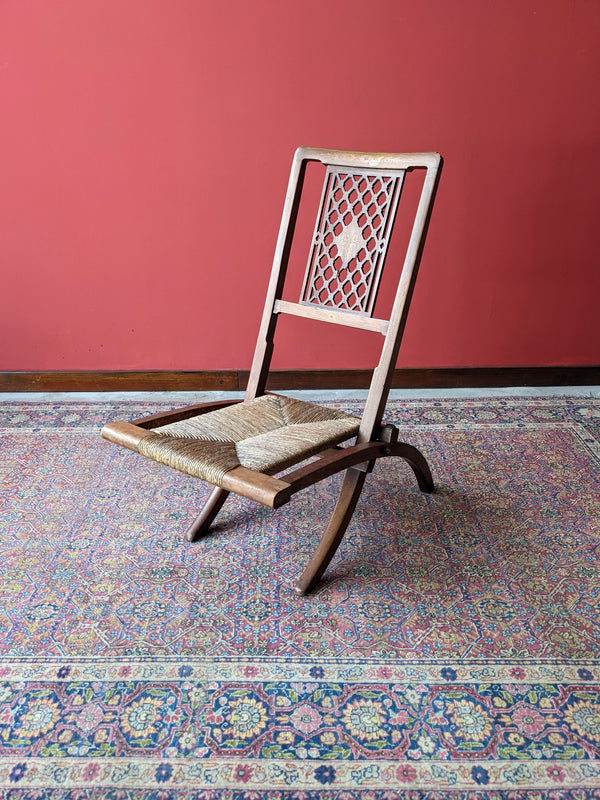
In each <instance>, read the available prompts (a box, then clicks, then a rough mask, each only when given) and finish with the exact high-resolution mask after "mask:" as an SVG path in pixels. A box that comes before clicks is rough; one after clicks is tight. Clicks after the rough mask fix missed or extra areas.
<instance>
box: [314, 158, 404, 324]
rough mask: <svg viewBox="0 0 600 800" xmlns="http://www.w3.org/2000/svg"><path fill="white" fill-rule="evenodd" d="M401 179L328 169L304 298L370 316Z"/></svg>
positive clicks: (395, 175)
mask: <svg viewBox="0 0 600 800" xmlns="http://www.w3.org/2000/svg"><path fill="white" fill-rule="evenodd" d="M403 179H404V172H386V173H384V172H379V171H374V170H352V172H348V170H347V169H346V170H342V169H340V168H337V167H331V166H330V167H329V168H328V170H327V174H326V176H325V183H324V186H323V195H322V198H321V205H320V208H319V214H318V217H317V224H316V226H315V232H314V235H313V240H312V246H311V251H310V256H309V260H308V266H307V270H306V277H305V280H304V286H303V287H302V294H301V297H300V302H301V303H304V304H308V305H316V306H319V307H321V308H335V309H338V310H340V311H350V312H354V313H357V314H364V315H369V316H370V315H372V313H373V307H374V305H375V299H376V297H377V289H378V286H379V278H380V276H381V270H382V268H383V262H384V260H385V254H386V250H387V246H388V242H389V239H390V234H391V230H392V225H393V222H394V217H395V214H396V208H397V205H398V199H399V197H400V192H401V189H402V182H403Z"/></svg>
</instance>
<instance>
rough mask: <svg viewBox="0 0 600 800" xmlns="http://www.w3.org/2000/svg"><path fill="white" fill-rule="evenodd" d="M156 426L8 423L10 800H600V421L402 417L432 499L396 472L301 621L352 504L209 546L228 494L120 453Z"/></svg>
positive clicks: (3, 434)
mask: <svg viewBox="0 0 600 800" xmlns="http://www.w3.org/2000/svg"><path fill="white" fill-rule="evenodd" d="M115 406H117V407H115ZM338 406H339V407H343V408H347V409H348V410H356V408H357V404H353V403H346V404H338ZM155 410H157V404H149V403H121V404H103V403H89V404H78V403H65V404H59V403H47V404H28V403H23V404H21V403H19V404H17V403H6V404H4V405H3V406H2V407H1V409H0V413H1V415H2V417H1V419H0V459H1V460H0V464H1V466H0V476H1V485H0V520H1V522H0V579H1V580H0V787H5V790H6V792H8V793H9V795H7V796H9V797H10V798H14V800H17V798H19V800H25V799H26V798H27V800H33V798H42V797H48V798H52V800H59V798H60V800H76V798H77V800H79V798H83V797H88V796H89V797H92V796H96V797H98V796H101V797H106V798H113V797H114V798H115V800H117V798H125V797H131V798H140V799H141V798H143V799H144V800H151V798H152V800H153V799H154V798H157V800H158V798H167V797H173V798H181V800H183V798H184V797H185V798H189V799H190V800H191V799H192V798H194V799H197V800H200V798H202V800H212V798H215V799H216V798H221V797H231V798H232V799H233V800H262V798H269V800H280V798H281V800H292V798H293V800H325V798H327V800H332V799H333V798H336V800H351V798H354V797H356V798H358V799H359V800H372V799H375V800H376V799H377V798H382V800H383V798H385V800H393V798H395V797H398V798H405V797H406V798H408V797H410V798H414V800H425V798H431V799H432V800H433V798H434V797H437V798H456V799H457V800H458V798H459V797H460V798H462V797H467V796H468V797H469V798H482V800H484V799H485V800H492V798H503V797H506V798H509V797H511V798H512V797H514V798H517V797H527V798H529V797H531V798H532V800H533V798H534V797H535V798H554V797H557V798H558V797H561V798H562V797H565V798H578V799H579V800H581V799H582V798H591V797H596V796H597V795H600V793H598V791H597V790H598V787H600V758H599V757H600V569H599V566H600V401H599V400H594V399H589V398H547V399H537V400H533V399H523V398H519V399H512V400H511V399H503V400H500V399H487V400H460V401H450V400H448V401H403V402H398V401H396V402H392V403H390V405H389V408H388V414H387V418H388V421H391V422H394V423H395V424H397V425H399V427H400V428H401V438H403V439H404V440H405V441H408V442H410V443H411V444H415V445H417V446H418V447H419V448H420V449H421V450H422V452H423V453H424V454H425V456H426V457H427V458H428V460H429V462H430V465H431V467H432V472H433V475H434V479H435V481H436V486H437V491H436V493H435V494H433V495H424V494H421V493H420V492H419V490H418V487H417V485H416V482H415V480H414V477H413V476H412V473H411V472H410V470H409V469H408V468H407V467H405V466H404V465H403V464H402V463H401V462H399V461H398V462H396V461H392V460H389V461H385V462H383V463H382V462H380V465H378V467H377V468H376V470H375V472H374V473H373V474H372V475H370V476H369V479H368V481H367V484H366V488H365V490H364V492H363V495H362V497H361V501H360V503H359V507H358V509H357V511H356V513H355V517H354V520H353V523H352V526H351V528H350V530H349V532H348V534H347V536H346V538H345V539H344V542H343V543H342V546H341V548H340V550H339V552H338V554H337V555H336V557H335V559H334V561H333V562H332V565H331V566H330V568H329V570H328V572H327V573H326V576H325V579H324V580H323V583H322V585H321V587H320V588H319V590H318V591H317V592H316V593H315V594H313V595H311V596H309V597H305V598H299V597H296V595H295V594H294V593H293V591H292V586H293V584H294V580H295V578H296V577H297V575H298V573H299V572H300V570H301V569H302V566H303V564H304V563H305V561H306V560H307V559H308V557H309V556H310V553H311V552H312V550H313V549H314V546H315V545H316V542H317V540H318V536H319V533H320V531H321V530H322V527H323V525H324V524H325V521H326V518H327V514H328V511H329V509H330V508H331V507H332V506H333V504H334V502H335V498H336V493H337V491H338V489H339V479H338V478H333V479H331V480H330V481H326V482H323V483H322V484H320V485H319V486H317V487H313V488H311V489H309V490H306V491H305V492H304V493H301V494H300V495H298V496H297V497H295V498H294V500H293V501H292V503H290V504H289V505H288V506H286V507H284V508H282V509H280V510H278V511H277V512H270V511H269V510H267V509H263V508H257V507H256V506H254V505H253V504H252V503H250V502H249V501H245V500H242V499H237V498H230V500H229V501H228V503H227V504H226V506H225V507H224V509H223V510H222V512H221V514H220V516H219V517H218V520H217V523H216V525H215V526H214V530H213V531H212V532H211V534H210V535H209V536H207V537H206V538H204V539H203V540H201V541H199V542H196V543H194V544H189V543H187V542H185V541H184V539H183V536H182V533H183V531H184V529H185V527H186V524H187V523H188V522H189V521H191V519H192V518H193V517H194V515H195V514H196V513H197V512H198V510H199V509H200V507H201V505H202V502H203V500H204V498H205V497H206V495H207V493H208V491H209V489H208V487H207V486H205V485H204V484H202V483H200V482H198V481H195V480H194V479H192V478H189V477H188V476H185V475H181V474H179V473H176V472H174V471H171V470H167V469H165V468H163V467H161V466H160V465H158V464H155V463H153V462H149V461H146V460H145V459H142V458H140V457H136V456H135V455H134V454H132V453H129V452H128V451H124V450H121V449H119V448H116V447H114V446H111V445H109V444H108V443H105V442H103V441H101V440H100V438H99V427H101V425H102V424H103V423H104V422H105V421H106V420H107V419H115V418H119V417H120V418H124V419H133V418H135V417H138V416H142V415H143V414H146V413H152V412H153V411H155ZM94 792H96V794H94ZM98 792H100V794H98ZM436 793H437V794H436Z"/></svg>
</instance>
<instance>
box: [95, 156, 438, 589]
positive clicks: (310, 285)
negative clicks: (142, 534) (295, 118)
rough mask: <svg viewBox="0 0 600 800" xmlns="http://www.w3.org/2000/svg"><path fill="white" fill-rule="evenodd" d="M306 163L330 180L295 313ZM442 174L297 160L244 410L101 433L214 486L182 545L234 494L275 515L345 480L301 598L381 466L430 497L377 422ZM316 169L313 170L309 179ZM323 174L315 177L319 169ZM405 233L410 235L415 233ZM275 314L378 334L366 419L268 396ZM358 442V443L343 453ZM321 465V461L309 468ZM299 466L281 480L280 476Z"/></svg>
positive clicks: (407, 450)
mask: <svg viewBox="0 0 600 800" xmlns="http://www.w3.org/2000/svg"><path fill="white" fill-rule="evenodd" d="M309 162H321V163H322V164H323V165H324V166H325V168H326V169H325V170H324V171H325V177H324V184H323V190H322V195H321V200H320V204H319V207H318V211H317V216H316V225H315V228H314V234H313V236H312V241H311V243H310V247H309V253H308V264H307V267H306V272H305V275H304V283H303V286H302V289H301V293H300V298H299V302H291V301H290V300H285V299H283V289H284V282H285V278H286V272H287V268H288V262H289V257H290V251H291V247H292V240H293V237H294V231H295V228H296V221H297V218H298V213H299V208H300V200H301V197H302V190H303V185H304V182H305V174H306V167H307V164H308V163H309ZM441 166H442V159H441V157H440V156H439V155H438V154H437V153H418V154H386V153H355V152H345V151H336V150H321V149H316V148H308V147H301V148H299V149H298V150H297V151H296V153H295V156H294V159H293V163H292V170H291V175H290V180H289V186H288V191H287V195H286V199H285V205H284V210H283V218H282V221H281V227H280V231H279V237H278V240H277V246H276V250H275V258H274V263H273V269H272V273H271V280H270V283H269V287H268V291H267V298H266V303H265V308H264V313H263V318H262V323H261V327H260V332H259V335H258V342H257V345H256V350H255V355H254V360H253V363H252V368H251V371H250V375H249V380H248V387H247V390H246V393H245V397H244V399H243V400H241V401H240V400H227V401H224V402H216V403H214V402H213V403H204V404H201V405H193V406H188V407H186V408H182V409H179V410H175V411H169V412H166V413H161V414H156V415H153V416H151V417H146V418H144V419H138V420H136V421H134V422H132V423H129V422H122V421H119V422H112V423H110V424H107V425H106V426H105V427H104V428H103V430H102V436H103V437H104V438H105V439H108V440H109V441H111V442H115V443H117V444H120V445H122V446H124V447H127V448H129V449H130V450H134V451H136V452H138V453H141V454H142V455H143V456H146V457H147V458H151V459H154V460H155V461H158V462H160V463H162V464H166V465H168V466H170V467H173V468H175V469H177V470H180V471H181V472H185V473H187V474H188V475H192V476H194V477H196V478H200V479H201V480H204V481H207V482H208V483H210V484H213V485H214V487H215V488H214V489H213V491H212V493H211V495H210V496H209V498H208V500H207V502H206V504H205V506H204V508H203V510H202V512H201V514H200V516H199V517H198V518H197V519H196V520H195V521H194V522H193V523H192V525H191V527H190V528H189V530H188V532H187V534H186V535H187V539H188V540H189V541H193V540H195V539H196V538H197V537H199V536H200V535H201V534H204V533H205V532H206V531H207V530H208V529H209V527H210V525H211V523H212V522H213V520H214V519H215V517H216V516H217V514H218V512H219V510H220V509H221V507H222V505H223V503H224V502H225V500H226V498H227V496H228V494H229V493H230V492H235V493H237V494H239V495H241V496H243V497H246V498H250V499H251V500H255V501H256V502H258V503H262V504H263V505H266V506H269V507H271V508H279V507H280V506H282V505H284V504H285V503H288V502H289V501H290V500H291V498H292V497H293V496H294V495H295V494H296V492H299V491H300V490H301V489H305V488H306V487H308V486H311V485H312V484H314V483H316V482H318V481H321V480H323V479H324V478H328V477H330V476H331V475H333V474H334V473H337V472H341V471H345V473H346V474H345V477H344V481H343V485H342V488H341V493H340V497H339V500H338V502H337V506H336V508H335V510H334V512H333V515H332V517H331V520H330V522H329V525H328V526H327V528H326V530H325V532H324V533H323V534H322V536H321V539H320V542H319V544H318V546H317V548H316V550H315V552H314V554H313V556H312V558H311V559H310V562H309V563H308V565H307V566H306V568H305V569H304V572H303V573H302V575H301V577H300V579H299V581H298V583H297V585H296V587H295V588H296V591H297V592H298V593H299V594H305V593H307V592H309V591H311V590H312V589H314V588H315V587H316V585H317V584H318V582H319V579H320V578H321V576H322V574H323V572H324V571H325V569H326V568H327V565H328V564H329V562H330V561H331V558H332V557H333V555H334V553H335V552H336V550H337V548H338V546H339V544H340V541H341V539H342V537H343V536H344V533H345V532H346V529H347V527H348V524H349V522H350V520H351V518H352V515H353V513H354V510H355V507H356V504H357V501H358V499H359V495H360V492H361V490H362V487H363V484H364V482H365V478H366V475H367V473H368V472H370V471H371V470H372V468H373V466H374V464H375V462H376V461H377V459H378V458H383V457H389V456H398V457H400V458H402V459H404V460H405V461H406V462H408V464H409V465H410V466H411V468H412V470H413V472H414V474H415V476H416V478H417V481H418V484H419V487H420V489H421V490H422V491H423V492H432V491H433V488H434V487H433V480H432V478H431V473H430V470H429V467H428V465H427V462H426V460H425V458H424V457H423V455H422V454H421V453H420V452H419V451H418V450H417V449H416V448H415V447H412V446H411V445H409V444H404V443H402V442H399V441H398V429H397V428H396V427H395V426H393V425H383V424H382V416H383V413H384V410H385V404H386V401H387V396H388V393H389V389H390V385H391V381H392V375H393V371H394V367H395V364H396V359H397V356H398V349H399V346H400V340H401V338H402V333H403V330H404V325H405V322H406V315H407V311H408V305H409V302H410V297H411V294H412V290H413V286H414V281H415V277H416V273H417V268H418V264H419V261H420V258H421V253H422V250H423V245H424V242H425V236H426V232H427V227H428V224H429V218H430V215H431V210H432V206H433V201H434V197H435V192H436V188H437V184H438V180H439V175H440V171H441ZM313 169H314V168H313ZM321 169H322V168H321ZM413 170H424V171H425V173H424V179H423V181H422V184H421V187H420V190H419V191H420V196H419V199H418V201H417V203H416V204H415V205H416V212H414V211H411V216H410V220H409V230H410V231H411V232H410V237H409V239H408V244H407V246H406V249H405V253H404V265H403V267H402V271H401V273H400V278H399V280H398V282H397V286H396V287H395V299H394V301H393V306H392V310H391V313H390V314H389V315H387V318H381V317H374V308H375V301H376V298H377V294H378V289H379V285H380V279H381V274H382V270H383V266H384V262H385V258H386V252H387V249H388V244H389V242H390V237H391V233H392V228H393V226H394V222H395V220H396V216H397V210H398V205H399V200H400V195H401V192H402V188H403V183H404V180H405V174H406V173H407V172H411V171H413ZM411 225H412V228H411ZM281 314H291V315H295V316H299V317H305V318H308V319H309V320H321V321H325V322H329V323H334V324H338V325H345V326H350V327H353V328H361V329H363V330H366V331H373V332H375V333H378V334H380V335H383V337H384V338H383V346H382V349H381V357H380V360H379V363H378V365H377V366H376V367H375V369H374V372H373V376H372V381H371V386H370V389H369V394H368V398H367V401H366V404H365V407H364V413H363V415H362V418H360V419H359V418H358V417H354V416H352V415H349V414H345V413H342V412H341V411H337V410H335V409H333V408H328V407H323V406H319V405H314V404H312V403H307V402H304V401H301V400H296V399H292V398H289V397H283V396H280V395H275V394H271V393H268V392H266V385H267V378H268V373H269V366H270V361H271V356H272V353H273V342H274V334H275V328H276V325H277V320H278V318H279V316H280V315H281ZM354 437H356V439H355V443H354V444H351V445H346V446H343V447H340V444H341V443H342V442H347V441H348V440H349V439H352V438H354ZM313 456H317V458H316V460H315V459H312V460H310V461H308V463H302V464H301V462H306V461H307V460H308V459H309V458H311V457H313ZM298 464H300V466H298V467H296V469H294V470H292V471H287V472H285V473H284V474H283V475H279V477H276V475H277V473H281V472H282V471H285V470H288V469H289V468H290V467H292V466H294V465H298Z"/></svg>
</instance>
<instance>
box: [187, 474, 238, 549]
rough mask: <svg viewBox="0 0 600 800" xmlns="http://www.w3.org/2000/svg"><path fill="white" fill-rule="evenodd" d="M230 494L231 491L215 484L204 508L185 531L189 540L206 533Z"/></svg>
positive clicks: (191, 540)
mask: <svg viewBox="0 0 600 800" xmlns="http://www.w3.org/2000/svg"><path fill="white" fill-rule="evenodd" d="M228 496H229V492H227V491H226V490H225V489H221V488H220V487H219V486H215V488H214V489H213V490H212V492H211V493H210V497H209V498H208V500H207V501H206V503H205V504H204V508H203V509H202V511H201V512H200V514H199V515H198V516H197V517H196V519H195V520H194V521H193V522H192V524H191V525H190V527H189V528H188V529H187V531H186V532H185V538H186V539H187V540H188V542H194V541H196V539H198V538H200V536H202V534H203V533H206V531H207V530H208V529H209V528H210V526H211V525H212V523H213V521H214V519H215V517H216V516H217V514H218V513H219V511H220V510H221V507H222V506H223V503H224V502H225V500H227V498H228Z"/></svg>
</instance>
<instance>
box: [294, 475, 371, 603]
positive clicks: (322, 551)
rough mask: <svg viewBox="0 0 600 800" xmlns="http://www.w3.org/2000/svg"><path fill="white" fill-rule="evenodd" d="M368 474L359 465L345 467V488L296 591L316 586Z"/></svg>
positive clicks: (341, 535)
mask: <svg viewBox="0 0 600 800" xmlns="http://www.w3.org/2000/svg"><path fill="white" fill-rule="evenodd" d="M366 477H367V475H366V473H365V472H362V471H360V470H358V469H354V468H351V469H349V470H347V471H346V475H345V477H344V483H343V485H342V490H341V492H340V496H339V499H338V502H337V505H336V507H335V510H334V512H333V514H332V516H331V519H330V521H329V525H328V526H327V529H326V530H325V532H324V533H323V535H322V536H321V541H320V542H319V544H318V546H317V549H316V550H315V552H314V553H313V556H312V558H311V559H310V561H309V562H308V565H307V566H306V568H305V570H304V572H303V573H302V575H301V577H300V580H299V581H298V583H297V584H296V586H295V591H296V593H297V594H300V595H304V594H308V592H310V591H311V590H312V589H314V588H315V587H316V585H317V583H318V582H319V580H320V578H321V575H322V574H323V573H324V572H325V570H326V569H327V567H328V565H329V562H330V561H331V559H332V558H333V556H334V555H335V551H336V550H337V549H338V547H339V545H340V542H341V541H342V539H343V537H344V534H345V533H346V528H347V527H348V524H349V522H350V520H351V519H352V514H354V509H355V508H356V504H357V502H358V498H359V497H360V493H361V491H362V488H363V485H364V483H365V478H366Z"/></svg>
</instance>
